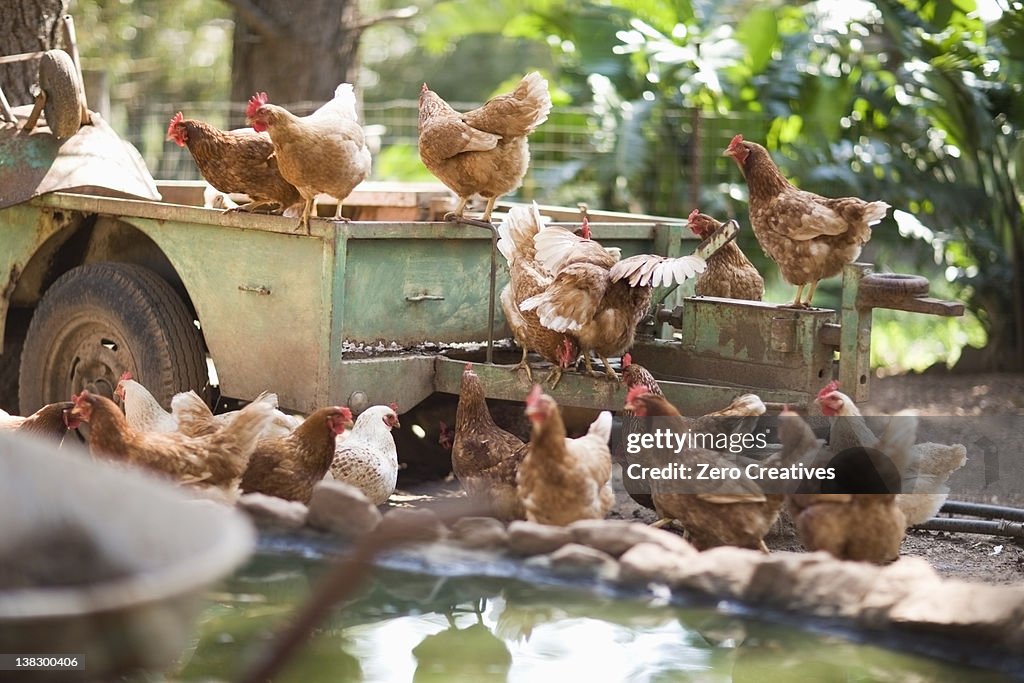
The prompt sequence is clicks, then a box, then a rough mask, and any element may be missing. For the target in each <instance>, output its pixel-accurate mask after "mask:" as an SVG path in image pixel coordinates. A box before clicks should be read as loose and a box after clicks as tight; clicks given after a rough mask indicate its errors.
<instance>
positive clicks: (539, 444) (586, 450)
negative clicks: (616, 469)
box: [516, 384, 615, 526]
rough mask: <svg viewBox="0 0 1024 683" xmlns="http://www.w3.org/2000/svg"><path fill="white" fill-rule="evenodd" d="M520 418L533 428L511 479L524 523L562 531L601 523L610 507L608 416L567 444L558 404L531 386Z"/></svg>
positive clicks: (599, 416) (610, 462) (598, 418)
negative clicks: (580, 522)
mask: <svg viewBox="0 0 1024 683" xmlns="http://www.w3.org/2000/svg"><path fill="white" fill-rule="evenodd" d="M526 415H527V417H528V418H530V422H531V423H532V424H533V426H532V430H531V433H530V443H529V446H528V448H527V451H526V456H525V457H524V458H523V461H522V462H521V463H520V465H519V473H518V474H517V476H516V490H517V492H518V495H519V498H520V500H522V503H523V508H524V510H525V511H526V519H528V520H529V521H531V522H538V523H540V524H555V525H563V526H564V525H566V524H571V523H572V522H575V521H577V520H581V519H604V517H605V516H606V515H607V514H608V511H609V510H611V508H612V505H613V504H614V503H615V494H614V493H613V492H612V485H611V475H612V456H611V452H610V451H609V449H608V440H609V439H610V438H611V431H612V414H611V413H609V412H608V411H604V412H602V413H601V414H600V415H598V417H597V419H596V420H594V422H593V423H592V424H591V425H590V429H589V430H588V431H587V433H586V434H585V435H584V436H581V437H579V438H577V439H570V438H568V437H566V435H565V423H563V422H562V416H561V414H560V413H559V410H558V404H556V403H555V400H554V399H553V398H551V397H550V396H548V395H547V394H545V393H543V392H542V391H541V388H540V385H539V384H535V385H533V390H532V391H531V392H530V394H529V396H527V398H526Z"/></svg>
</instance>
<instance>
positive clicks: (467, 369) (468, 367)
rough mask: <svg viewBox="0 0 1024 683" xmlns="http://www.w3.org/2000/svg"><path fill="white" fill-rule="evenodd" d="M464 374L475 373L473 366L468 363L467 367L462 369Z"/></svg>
mask: <svg viewBox="0 0 1024 683" xmlns="http://www.w3.org/2000/svg"><path fill="white" fill-rule="evenodd" d="M462 371H463V372H473V364H472V363H466V367H465V368H463V369H462Z"/></svg>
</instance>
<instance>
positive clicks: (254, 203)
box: [167, 111, 301, 211]
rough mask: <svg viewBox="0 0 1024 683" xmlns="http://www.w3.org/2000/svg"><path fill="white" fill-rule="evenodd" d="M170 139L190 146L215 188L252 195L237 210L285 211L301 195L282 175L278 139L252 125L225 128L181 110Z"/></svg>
mask: <svg viewBox="0 0 1024 683" xmlns="http://www.w3.org/2000/svg"><path fill="white" fill-rule="evenodd" d="M167 139H168V140H173V141H174V142H175V144H177V145H178V146H179V147H188V151H189V154H191V155H192V159H193V160H194V161H195V162H196V166H197V167H198V168H199V172H200V173H201V174H202V175H203V178H205V179H206V182H208V183H210V185H212V186H213V187H214V188H216V189H217V190H220V191H221V192H224V193H232V192H240V193H242V194H245V195H247V196H248V197H249V199H250V201H249V203H248V204H243V205H242V206H239V207H237V208H236V209H235V210H238V211H255V210H257V209H263V208H270V209H273V210H280V211H284V210H285V209H287V208H288V207H290V206H292V205H293V204H297V203H298V202H299V200H300V199H301V197H300V196H299V191H298V190H296V189H295V186H294V185H292V184H291V183H289V182H288V181H287V180H285V179H284V178H283V177H282V176H281V172H280V171H279V170H278V168H277V158H276V157H275V156H274V143H272V142H271V141H270V136H269V135H267V134H266V133H257V132H256V131H255V130H254V129H252V128H239V129H237V130H230V131H223V130H220V129H219V128H216V127H214V126H211V125H210V124H208V123H206V122H204V121H197V120H195V119H186V118H184V117H183V116H182V113H181V112H180V111H179V112H178V113H177V114H175V115H174V117H173V118H172V119H171V123H170V125H169V126H168V127H167ZM229 210H230V209H229Z"/></svg>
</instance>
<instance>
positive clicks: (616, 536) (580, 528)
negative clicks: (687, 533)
mask: <svg viewBox="0 0 1024 683" xmlns="http://www.w3.org/2000/svg"><path fill="white" fill-rule="evenodd" d="M568 529H569V532H570V533H571V534H572V540H573V541H574V542H576V543H580V544H582V545H586V546H590V547H591V548H596V549H598V550H601V551H603V552H606V553H608V554H609V555H613V556H615V557H618V556H619V555H622V554H623V553H624V552H626V551H627V550H629V549H630V548H632V547H633V546H635V545H637V544H638V543H654V544H657V545H660V546H662V547H664V548H665V549H666V550H671V551H676V552H680V553H683V554H694V553H696V552H697V551H696V549H695V548H694V547H693V546H691V545H690V544H689V543H687V542H686V541H685V540H683V539H682V538H680V537H679V536H676V535H675V534H673V533H671V532H669V531H664V530H662V529H655V528H653V527H650V526H647V525H646V524H640V523H637V522H628V521H626V520H621V519H584V520H580V521H578V522H573V523H572V524H570V525H569V526H568Z"/></svg>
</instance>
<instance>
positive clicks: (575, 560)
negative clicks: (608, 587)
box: [531, 543, 619, 581]
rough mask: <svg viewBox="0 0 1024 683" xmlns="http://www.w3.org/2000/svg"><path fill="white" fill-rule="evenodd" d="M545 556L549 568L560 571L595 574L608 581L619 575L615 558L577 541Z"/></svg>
mask: <svg viewBox="0 0 1024 683" xmlns="http://www.w3.org/2000/svg"><path fill="white" fill-rule="evenodd" d="M547 557H548V558H549V561H550V563H551V568H552V569H554V570H555V571H558V572H560V573H568V574H580V573H588V574H596V575H597V576H598V577H600V578H602V579H606V580H608V581H615V580H616V579H618V577H619V563H618V562H616V561H615V558H613V557H612V556H611V555H609V554H608V553H605V552H601V551H600V550H596V549H594V548H589V547H587V546H585V545H580V544H579V543H568V544H566V545H563V546H562V547H561V548H559V549H558V550H556V551H555V552H553V553H551V554H550V555H548V556H547ZM531 559H533V558H531Z"/></svg>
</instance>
